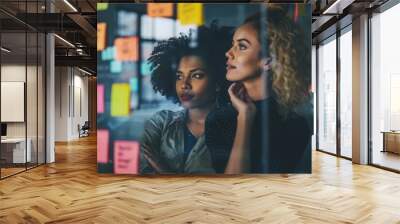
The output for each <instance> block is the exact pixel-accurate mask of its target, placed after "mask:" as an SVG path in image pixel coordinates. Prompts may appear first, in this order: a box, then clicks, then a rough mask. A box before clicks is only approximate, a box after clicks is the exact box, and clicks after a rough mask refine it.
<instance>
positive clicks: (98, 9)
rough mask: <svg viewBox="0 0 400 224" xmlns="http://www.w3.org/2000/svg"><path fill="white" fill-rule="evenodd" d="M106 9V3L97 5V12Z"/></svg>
mask: <svg viewBox="0 0 400 224" xmlns="http://www.w3.org/2000/svg"><path fill="white" fill-rule="evenodd" d="M107 9H108V3H97V11H104V10H107Z"/></svg>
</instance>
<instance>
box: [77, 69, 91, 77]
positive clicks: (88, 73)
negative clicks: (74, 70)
mask: <svg viewBox="0 0 400 224" xmlns="http://www.w3.org/2000/svg"><path fill="white" fill-rule="evenodd" d="M78 69H79V71H81V72H83V73H85V74H87V75H92V73H90V72H88V71H86V70H83V69H81V68H79V67H78Z"/></svg>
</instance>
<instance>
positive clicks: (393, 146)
mask: <svg viewBox="0 0 400 224" xmlns="http://www.w3.org/2000/svg"><path fill="white" fill-rule="evenodd" d="M381 133H383V150H382V152H393V153H397V154H400V131H382V132H381Z"/></svg>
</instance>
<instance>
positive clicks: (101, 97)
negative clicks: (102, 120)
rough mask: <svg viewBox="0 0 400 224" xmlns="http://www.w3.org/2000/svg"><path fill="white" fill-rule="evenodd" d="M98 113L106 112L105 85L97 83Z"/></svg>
mask: <svg viewBox="0 0 400 224" xmlns="http://www.w3.org/2000/svg"><path fill="white" fill-rule="evenodd" d="M97 113H99V114H100V113H104V85H101V84H98V85H97Z"/></svg>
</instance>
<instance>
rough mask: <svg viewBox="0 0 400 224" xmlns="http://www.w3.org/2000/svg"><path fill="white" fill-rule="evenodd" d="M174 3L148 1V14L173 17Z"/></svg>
mask: <svg viewBox="0 0 400 224" xmlns="http://www.w3.org/2000/svg"><path fill="white" fill-rule="evenodd" d="M173 12H174V5H173V3H148V4H147V15H149V16H152V17H157V16H159V17H161V16H165V17H171V16H173Z"/></svg>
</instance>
